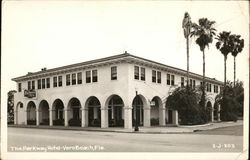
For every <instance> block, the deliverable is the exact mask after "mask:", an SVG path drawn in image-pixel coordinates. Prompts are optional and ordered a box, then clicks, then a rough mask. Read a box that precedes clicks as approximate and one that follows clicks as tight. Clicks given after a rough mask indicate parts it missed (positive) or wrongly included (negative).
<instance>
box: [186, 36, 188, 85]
mask: <svg viewBox="0 0 250 160" xmlns="http://www.w3.org/2000/svg"><path fill="white" fill-rule="evenodd" d="M186 39H187V87H189V37H188V36H187V38H186Z"/></svg>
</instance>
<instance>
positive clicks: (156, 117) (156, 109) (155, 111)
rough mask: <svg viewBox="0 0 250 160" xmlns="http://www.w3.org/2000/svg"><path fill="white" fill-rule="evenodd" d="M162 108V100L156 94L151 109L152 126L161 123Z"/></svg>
mask: <svg viewBox="0 0 250 160" xmlns="http://www.w3.org/2000/svg"><path fill="white" fill-rule="evenodd" d="M160 108H162V101H161V99H160V98H159V97H158V96H155V97H154V98H153V99H152V100H151V110H150V123H151V125H152V126H155V125H159V121H160V118H162V117H160Z"/></svg>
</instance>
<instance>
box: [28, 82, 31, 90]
mask: <svg viewBox="0 0 250 160" xmlns="http://www.w3.org/2000/svg"><path fill="white" fill-rule="evenodd" d="M28 90H31V81H28Z"/></svg>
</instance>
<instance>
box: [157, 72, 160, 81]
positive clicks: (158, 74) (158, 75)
mask: <svg viewBox="0 0 250 160" xmlns="http://www.w3.org/2000/svg"><path fill="white" fill-rule="evenodd" d="M157 83H161V72H157Z"/></svg>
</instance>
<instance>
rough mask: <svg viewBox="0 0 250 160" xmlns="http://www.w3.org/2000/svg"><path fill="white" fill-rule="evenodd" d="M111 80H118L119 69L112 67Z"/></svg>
mask: <svg viewBox="0 0 250 160" xmlns="http://www.w3.org/2000/svg"><path fill="white" fill-rule="evenodd" d="M111 80H117V67H116V66H114V67H111Z"/></svg>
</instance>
